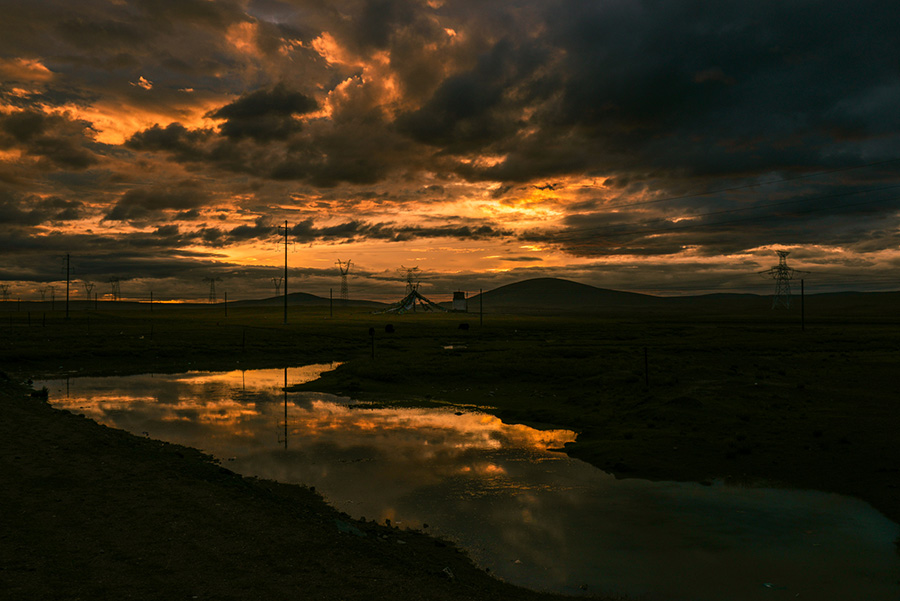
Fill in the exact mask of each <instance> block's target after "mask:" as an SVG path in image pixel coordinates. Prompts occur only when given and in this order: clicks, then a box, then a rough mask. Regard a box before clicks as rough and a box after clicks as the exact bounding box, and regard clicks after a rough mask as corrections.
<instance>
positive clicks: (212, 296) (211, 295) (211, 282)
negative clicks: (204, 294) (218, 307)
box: [203, 277, 222, 304]
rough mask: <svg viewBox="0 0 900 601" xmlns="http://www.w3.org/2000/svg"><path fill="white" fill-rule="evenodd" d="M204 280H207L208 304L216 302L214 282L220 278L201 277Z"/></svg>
mask: <svg viewBox="0 0 900 601" xmlns="http://www.w3.org/2000/svg"><path fill="white" fill-rule="evenodd" d="M203 281H204V282H209V302H210V304H212V303H215V302H218V300H219V297H218V296H216V282H221V281H222V278H215V277H209V278H203Z"/></svg>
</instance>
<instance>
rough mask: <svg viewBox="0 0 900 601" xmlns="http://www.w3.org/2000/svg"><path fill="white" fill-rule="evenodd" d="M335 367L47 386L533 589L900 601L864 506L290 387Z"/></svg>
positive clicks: (101, 417)
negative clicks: (632, 472) (653, 466)
mask: <svg viewBox="0 0 900 601" xmlns="http://www.w3.org/2000/svg"><path fill="white" fill-rule="evenodd" d="M333 368H334V365H333V364H332V365H327V364H326V365H310V366H305V367H299V368H289V369H287V370H283V369H269V370H247V371H232V372H220V373H210V372H188V373H183V374H176V375H159V374H156V375H150V374H147V375H138V376H123V377H104V378H87V377H85V378H69V379H62V380H49V381H43V382H37V383H35V386H36V387H38V388H40V387H41V386H46V387H47V388H48V389H49V391H50V402H51V403H52V404H53V405H54V406H56V407H59V408H64V409H68V410H70V411H73V412H76V413H83V414H85V415H86V416H88V417H90V418H93V419H94V420H96V421H98V422H100V423H103V424H107V425H110V426H114V427H117V428H122V429H124V430H128V431H130V432H132V433H134V434H137V435H144V436H150V437H153V438H158V439H161V440H167V441H171V442H176V443H179V444H184V445H188V446H192V447H195V448H199V449H202V450H204V451H206V452H208V453H210V454H212V455H214V456H215V457H217V458H219V459H220V460H221V462H222V464H223V465H225V466H227V467H228V468H229V469H231V470H233V471H236V472H239V473H242V474H245V475H253V476H258V477H261V478H270V479H274V480H279V481H283V482H291V483H299V484H305V485H308V486H315V487H316V489H317V490H318V491H320V492H321V493H322V494H323V495H324V496H325V497H326V499H327V500H328V501H329V502H330V503H331V504H332V505H334V506H336V507H337V508H339V509H340V510H342V511H345V512H347V513H348V514H350V515H352V516H354V517H357V518H359V517H365V518H367V519H370V520H371V519H375V520H378V521H380V522H382V523H383V522H384V521H385V520H387V519H389V520H391V522H392V523H393V524H395V525H399V526H400V527H404V526H408V527H412V528H427V530H428V531H430V532H432V533H434V534H437V535H440V536H443V537H445V538H448V539H451V540H454V541H456V542H457V543H458V544H460V546H462V547H463V548H465V549H466V550H467V551H468V552H469V554H470V555H471V556H472V557H473V559H474V560H475V561H476V562H477V563H478V564H479V565H481V566H482V567H485V568H489V569H490V570H491V572H492V573H493V574H495V575H496V576H499V577H500V578H503V579H504V580H507V581H509V582H512V583H515V584H519V585H522V586H527V587H530V588H533V589H538V590H552V591H557V592H562V593H567V594H572V595H584V594H598V593H621V594H627V595H629V596H630V597H632V598H635V599H647V600H649V601H655V600H663V599H665V600H673V601H678V600H684V601H687V600H690V601H707V600H709V601H721V600H726V599H727V600H729V601H745V600H747V601H751V600H757V599H818V600H825V601H827V600H831V599H834V600H841V601H845V600H847V599H867V600H869V601H880V600H885V601H889V600H890V601H896V599H898V598H900V557H898V554H897V553H896V551H895V547H894V541H895V540H896V539H897V537H898V535H900V526H898V525H897V524H894V523H893V522H891V521H890V520H888V519H886V518H885V517H884V516H882V515H881V514H880V513H878V512H877V511H875V510H874V509H873V508H872V507H871V506H869V505H868V504H866V503H864V502H862V501H860V500H857V499H854V498H849V497H844V496H840V495H835V494H826V493H820V492H812V491H798V490H782V489H773V488H758V487H737V486H728V485H724V484H721V483H714V484H713V485H711V486H704V485H701V484H694V483H675V482H650V481H645V480H639V479H626V480H618V479H616V478H614V477H613V476H611V475H609V474H606V473H605V472H602V471H601V470H599V469H597V468H595V467H593V466H591V465H588V464H586V463H584V462H582V461H579V460H577V459H571V458H569V457H568V456H567V455H565V454H564V453H562V452H560V451H558V450H554V449H560V448H561V447H562V446H563V445H564V444H565V443H566V442H569V441H573V440H574V439H575V434H574V433H573V432H570V431H566V430H549V431H542V430H536V429H533V428H529V427H526V426H523V425H516V424H504V423H503V422H501V421H500V420H499V419H497V418H496V417H494V416H491V415H489V414H487V413H484V412H481V411H477V410H468V409H466V410H463V409H459V408H443V409H433V408H432V409H422V408H385V407H379V406H366V405H364V404H360V403H357V402H355V401H353V400H352V399H348V398H345V397H336V396H332V395H327V394H322V393H310V392H286V391H285V387H286V386H285V385H287V386H291V385H293V384H297V383H300V382H309V381H313V380H315V379H316V378H317V377H318V375H319V374H320V373H322V372H323V371H326V370H328V369H333ZM426 524H427V526H426Z"/></svg>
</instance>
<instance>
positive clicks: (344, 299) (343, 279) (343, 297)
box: [336, 259, 350, 303]
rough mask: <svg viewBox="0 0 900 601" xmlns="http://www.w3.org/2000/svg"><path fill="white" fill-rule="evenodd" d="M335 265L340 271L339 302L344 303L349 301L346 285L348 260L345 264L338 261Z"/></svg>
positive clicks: (348, 269) (348, 290) (348, 267)
mask: <svg viewBox="0 0 900 601" xmlns="http://www.w3.org/2000/svg"><path fill="white" fill-rule="evenodd" d="M336 265H337V266H338V269H339V270H340V271H341V302H342V303H346V302H347V301H348V300H350V286H349V285H348V284H347V274H348V273H349V272H350V260H349V259H348V260H347V262H346V263H344V262H343V261H341V260H340V259H338V260H337V263H336Z"/></svg>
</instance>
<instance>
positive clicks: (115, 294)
mask: <svg viewBox="0 0 900 601" xmlns="http://www.w3.org/2000/svg"><path fill="white" fill-rule="evenodd" d="M107 281H108V282H109V286H110V288H111V289H112V292H111V294H112V299H113V300H114V301H117V300H119V298H120V288H119V278H117V277H111V278H109V279H108V280H107Z"/></svg>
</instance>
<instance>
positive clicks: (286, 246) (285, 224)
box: [284, 219, 288, 325]
mask: <svg viewBox="0 0 900 601" xmlns="http://www.w3.org/2000/svg"><path fill="white" fill-rule="evenodd" d="M287 251H288V222H287V219H285V220H284V325H287V322H288V320H287V305H288V298H287V296H288V270H287V255H288V253H287Z"/></svg>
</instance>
